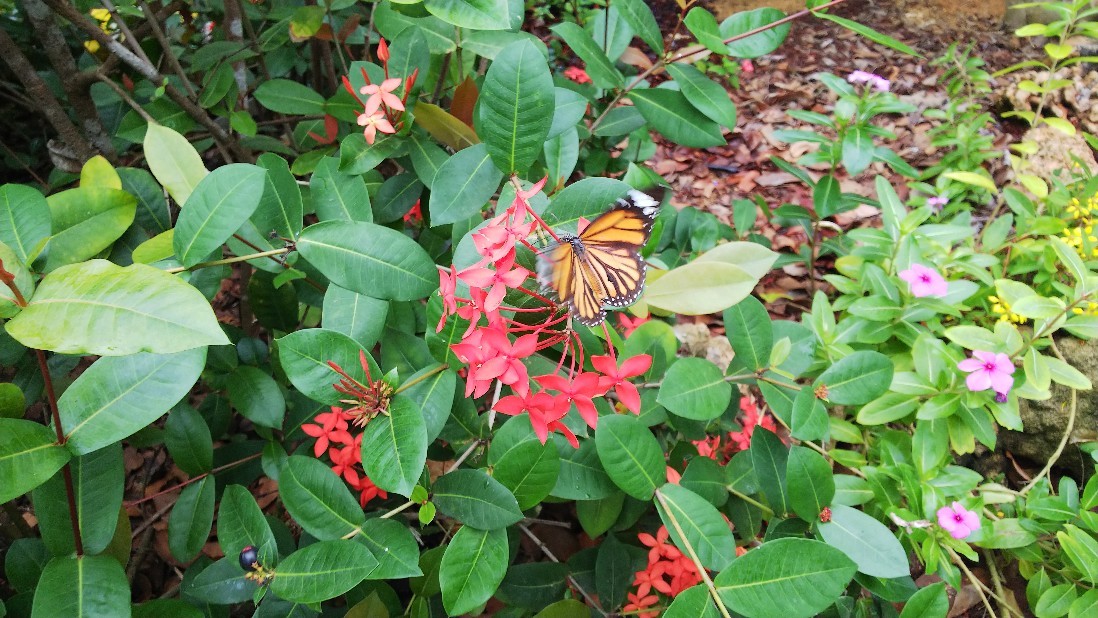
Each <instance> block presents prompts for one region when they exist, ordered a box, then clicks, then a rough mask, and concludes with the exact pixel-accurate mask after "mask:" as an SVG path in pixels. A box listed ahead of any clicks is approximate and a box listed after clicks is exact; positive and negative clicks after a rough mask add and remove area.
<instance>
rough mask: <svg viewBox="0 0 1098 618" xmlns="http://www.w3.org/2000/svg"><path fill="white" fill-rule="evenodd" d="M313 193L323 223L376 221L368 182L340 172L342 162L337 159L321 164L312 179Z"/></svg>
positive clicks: (327, 158)
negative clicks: (367, 187)
mask: <svg viewBox="0 0 1098 618" xmlns="http://www.w3.org/2000/svg"><path fill="white" fill-rule="evenodd" d="M309 194H310V196H311V197H312V201H313V208H314V209H315V210H316V216H317V218H319V219H320V220H321V221H366V222H370V221H373V220H374V214H373V210H372V209H371V208H370V193H369V192H368V191H367V190H366V181H364V180H363V179H362V176H359V175H353V176H352V175H349V174H345V173H343V172H341V171H339V162H338V161H337V160H336V159H335V158H333V157H324V158H323V159H321V160H320V162H319V163H317V165H316V169H315V170H313V175H312V177H311V178H310V179H309Z"/></svg>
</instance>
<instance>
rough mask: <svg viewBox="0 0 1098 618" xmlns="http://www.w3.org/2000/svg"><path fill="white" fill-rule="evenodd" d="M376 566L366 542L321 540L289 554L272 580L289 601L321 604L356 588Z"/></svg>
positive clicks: (275, 588)
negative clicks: (363, 543)
mask: <svg viewBox="0 0 1098 618" xmlns="http://www.w3.org/2000/svg"><path fill="white" fill-rule="evenodd" d="M376 566H377V560H376V559H375V558H374V556H373V554H371V553H370V550H369V549H367V548H366V546H365V545H362V544H360V543H356V542H354V541H351V540H339V541H320V542H319V543H313V544H312V545H309V546H307V547H303V548H301V549H299V550H297V551H295V552H294V553H292V554H290V555H289V556H286V559H285V560H283V561H282V563H281V564H279V565H278V576H277V577H275V578H274V579H273V580H271V592H273V593H274V594H277V595H278V596H279V597H282V598H283V599H286V600H288V601H295V602H298V603H320V602H321V601H327V600H328V599H331V598H333V597H337V596H339V595H341V594H343V593H344V592H347V591H348V590H350V589H351V588H354V587H355V586H357V585H358V583H359V582H361V581H362V580H364V579H366V576H367V575H369V574H370V571H372V570H373V569H374V568H375V567H376Z"/></svg>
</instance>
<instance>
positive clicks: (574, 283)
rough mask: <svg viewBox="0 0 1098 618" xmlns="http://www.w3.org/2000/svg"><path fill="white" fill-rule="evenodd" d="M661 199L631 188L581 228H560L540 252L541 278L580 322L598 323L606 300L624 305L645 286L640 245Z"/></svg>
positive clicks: (649, 228) (629, 303)
mask: <svg viewBox="0 0 1098 618" xmlns="http://www.w3.org/2000/svg"><path fill="white" fill-rule="evenodd" d="M659 206H660V205H659V202H658V201H656V200H655V199H653V198H652V197H651V196H649V195H647V194H645V193H641V192H640V191H629V193H628V194H626V196H625V197H623V198H621V199H619V200H618V201H617V202H615V203H614V205H613V206H611V208H610V209H609V210H607V211H606V212H604V213H603V214H601V215H599V216H598V217H596V218H595V220H594V221H592V222H591V223H590V224H589V225H588V226H587V227H586V228H584V230H583V231H582V232H580V233H579V234H562V235H561V236H560V242H558V243H555V244H553V245H552V246H550V247H549V248H547V249H546V250H545V251H543V252H542V253H541V254H540V255H539V256H538V279H539V281H541V284H542V286H543V287H545V288H546V289H548V290H551V291H552V292H553V293H554V294H555V295H556V296H557V298H558V299H559V300H560V302H561V303H563V304H565V305H567V306H568V307H569V309H570V310H571V312H572V316H573V317H574V318H575V320H576V321H578V322H579V323H581V324H584V325H587V326H598V325H599V324H602V322H603V320H605V319H606V311H605V310H604V309H603V307H604V306H611V307H625V306H628V305H631V304H633V303H634V302H636V300H637V299H638V298H640V295H641V293H642V292H643V291H644V276H645V271H646V265H645V263H644V258H643V257H641V254H640V250H641V248H643V247H644V244H645V243H646V242H648V238H649V236H650V235H651V234H652V225H653V224H654V223H655V221H656V215H657V214H659Z"/></svg>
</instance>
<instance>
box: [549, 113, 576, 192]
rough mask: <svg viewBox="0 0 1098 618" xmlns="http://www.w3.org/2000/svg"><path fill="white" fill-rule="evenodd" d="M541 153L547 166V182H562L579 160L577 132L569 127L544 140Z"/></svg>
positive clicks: (568, 176)
mask: <svg viewBox="0 0 1098 618" xmlns="http://www.w3.org/2000/svg"><path fill="white" fill-rule="evenodd" d="M543 154H544V155H545V167H546V168H548V174H549V183H550V184H553V183H558V182H559V183H562V184H563V183H564V182H565V181H566V180H568V178H570V177H571V176H572V172H574V171H575V170H576V163H578V162H579V132H577V131H576V128H575V127H571V128H569V129H567V130H566V131H564V132H563V133H561V134H560V135H558V136H556V137H553V138H550V139H548V140H546V142H545V148H544V152H543Z"/></svg>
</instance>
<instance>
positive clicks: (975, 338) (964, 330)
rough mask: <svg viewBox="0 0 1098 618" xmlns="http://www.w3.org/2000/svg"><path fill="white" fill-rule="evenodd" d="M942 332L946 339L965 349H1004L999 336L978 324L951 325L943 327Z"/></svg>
mask: <svg viewBox="0 0 1098 618" xmlns="http://www.w3.org/2000/svg"><path fill="white" fill-rule="evenodd" d="M944 334H945V336H946V338H947V339H949V340H950V341H952V342H953V343H956V344H957V345H959V346H961V347H962V348H965V349H966V350H982V351H985V352H997V351H1001V350H1004V349H1005V346H1004V345H1003V342H1002V340H1001V339H999V337H997V336H996V335H994V334H993V333H992V332H991V331H989V330H988V329H986V328H982V327H980V326H967V325H966V326H953V327H950V328H947V329H945V333H944Z"/></svg>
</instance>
